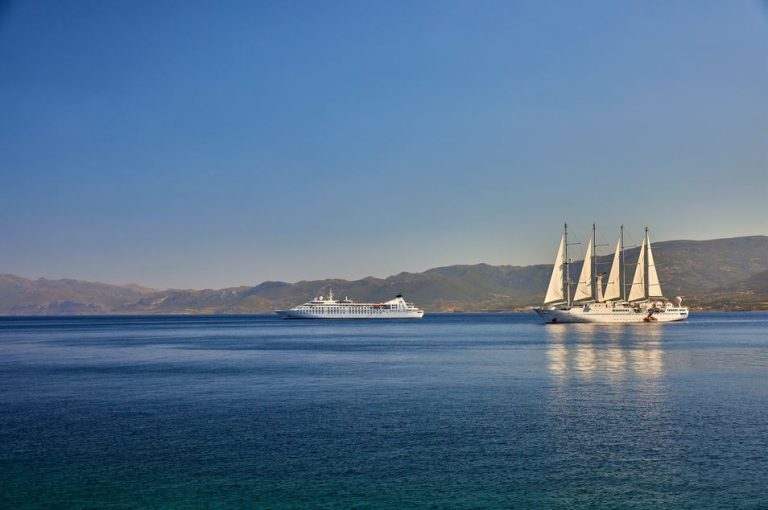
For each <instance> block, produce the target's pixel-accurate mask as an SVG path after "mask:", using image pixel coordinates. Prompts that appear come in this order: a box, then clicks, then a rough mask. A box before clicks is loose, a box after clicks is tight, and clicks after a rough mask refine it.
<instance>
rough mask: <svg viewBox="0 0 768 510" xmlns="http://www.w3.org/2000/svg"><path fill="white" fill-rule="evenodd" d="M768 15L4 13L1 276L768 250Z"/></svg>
mask: <svg viewBox="0 0 768 510" xmlns="http://www.w3.org/2000/svg"><path fill="white" fill-rule="evenodd" d="M766 12H768V10H766V8H765V2H758V1H736V2H727V3H726V2H723V3H715V2H687V3H686V2H684V3H674V4H666V3H664V4H652V3H633V2H607V1H606V2H583V3H578V4H573V3H569V2H565V1H556V2H549V3H539V2H535V3H533V2H532V3H505V2H487V3H479V4H478V3H470V2H421V3H409V2H386V3H384V2H381V3H373V2H370V3H345V2H326V3H313V2H297V3H290V4H283V3H279V2H260V3H249V2H225V3H221V4H217V5H216V8H215V9H212V8H210V6H209V5H208V4H205V3H202V2H188V3H185V4H184V8H183V9H181V8H179V7H178V4H173V3H166V2H134V3H130V4H107V3H101V2H82V3H77V4H61V3H57V2H49V1H41V2H36V3H29V2H27V3H22V2H7V3H5V4H3V5H2V6H0V108H2V111H3V115H2V116H0V168H2V169H3V171H2V186H0V217H1V218H2V221H0V235H2V236H3V239H4V241H5V242H4V243H3V246H2V248H0V273H11V274H16V275H19V276H23V277H26V278H38V277H46V278H53V279H58V278H73V279H80V280H88V281H99V282H105V283H116V284H126V283H136V284H139V285H145V286H148V287H153V288H158V289H165V288H195V289H201V288H214V289H215V288H224V287H230V286H236V285H250V284H257V283H260V282H262V281H266V280H281V281H288V282H294V281H299V280H314V279H323V278H344V279H350V280H354V279H359V278H362V277H365V276H375V277H386V276H389V275H392V274H397V273H399V272H402V271H408V272H420V271H423V270H426V269H429V268H432V267H439V266H446V265H453V264H474V263H483V262H484V263H488V264H493V265H499V264H514V265H530V264H540V263H551V259H552V258H553V257H554V252H555V249H556V245H557V242H558V240H559V235H560V231H561V229H562V223H563V221H564V220H567V221H568V222H569V224H570V225H572V231H571V232H572V236H573V239H574V240H575V241H580V242H582V243H584V242H585V241H586V239H587V237H588V235H589V229H590V227H591V224H592V222H593V221H596V222H597V223H598V228H600V231H599V236H600V237H599V239H600V242H601V243H607V244H610V245H613V244H614V243H615V241H616V235H617V233H618V228H619V225H620V224H621V223H623V224H624V225H625V226H626V228H627V232H628V234H629V238H628V242H629V243H630V244H631V243H632V242H635V241H637V240H639V239H640V236H641V234H642V228H643V227H644V226H645V225H648V226H650V228H651V232H652V239H653V240H654V241H663V240H676V239H695V240H706V239H714V238H724V237H737V236H748V235H765V233H768V219H766V218H767V217H768V215H767V214H766V212H767V209H768V208H767V207H766V202H767V201H768V144H766V140H768V97H767V95H768V92H766V91H768V58H767V57H768V17H767V16H766ZM606 250H607V251H608V250H609V249H606Z"/></svg>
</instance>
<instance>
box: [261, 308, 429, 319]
mask: <svg viewBox="0 0 768 510" xmlns="http://www.w3.org/2000/svg"><path fill="white" fill-rule="evenodd" d="M275 313H276V314H277V315H279V316H280V317H282V318H283V319H421V318H422V317H423V316H424V312H423V311H422V310H413V311H409V310H406V311H394V310H393V311H390V310H381V311H374V312H367V313H349V312H347V313H344V312H324V313H313V312H308V311H295V310H277V311H276V312H275Z"/></svg>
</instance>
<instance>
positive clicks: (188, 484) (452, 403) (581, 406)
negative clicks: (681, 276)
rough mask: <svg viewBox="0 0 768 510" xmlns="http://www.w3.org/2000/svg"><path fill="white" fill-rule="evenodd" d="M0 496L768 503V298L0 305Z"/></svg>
mask: <svg viewBox="0 0 768 510" xmlns="http://www.w3.org/2000/svg"><path fill="white" fill-rule="evenodd" d="M0 507H2V508H94V509H105V508H207V509H214V508H291V509H299V508H311V509H338V508H358V509H377V508H397V509H406V508H568V509H570V508H617V509H624V508H649V509H650V508H653V509H657V508H692V509H694V508H695V509H705V508H727V509H737V508H768V314H767V313H756V312H755V313H704V312H694V313H692V314H691V317H690V319H689V320H688V321H687V322H683V323H674V324H652V323H651V324H646V323H643V324H634V325H612V326H595V325H576V324H573V325H565V324H562V325H554V324H553V325H543V324H541V323H539V321H538V319H537V317H536V316H535V315H533V314H528V313H514V314H513V313H510V314H501V313H499V314H427V315H426V316H425V317H424V318H423V319H421V320H401V321H397V320H370V321H334V320H328V321H287V320H280V319H278V318H277V317H274V316H228V317H226V316H174V317H66V318H2V319H0Z"/></svg>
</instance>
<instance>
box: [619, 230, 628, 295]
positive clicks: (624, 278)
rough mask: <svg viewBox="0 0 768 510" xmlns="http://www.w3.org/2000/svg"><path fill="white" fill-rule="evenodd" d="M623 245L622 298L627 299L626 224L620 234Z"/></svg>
mask: <svg viewBox="0 0 768 510" xmlns="http://www.w3.org/2000/svg"><path fill="white" fill-rule="evenodd" d="M619 239H620V241H619V243H620V246H621V300H622V301H624V302H626V301H627V265H626V264H625V263H624V225H622V226H621V235H620V236H619Z"/></svg>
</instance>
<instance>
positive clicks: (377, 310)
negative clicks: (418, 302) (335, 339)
mask: <svg viewBox="0 0 768 510" xmlns="http://www.w3.org/2000/svg"><path fill="white" fill-rule="evenodd" d="M275 313H277V314H278V315H280V316H281V317H283V318H284V319H420V318H422V317H423V316H424V310H421V309H419V308H417V307H416V306H414V305H413V303H407V302H406V301H405V299H404V298H403V296H402V295H401V294H398V295H397V296H395V298H394V299H390V300H389V301H385V302H383V303H355V302H354V301H352V300H351V299H348V298H344V299H342V300H336V299H334V298H333V290H331V291H330V292H329V294H328V297H327V298H326V297H324V296H323V295H320V296H318V297H316V298H315V299H313V300H312V301H308V302H306V303H304V304H303V305H299V306H296V307H293V308H291V309H290V310H277V311H276V312H275Z"/></svg>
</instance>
